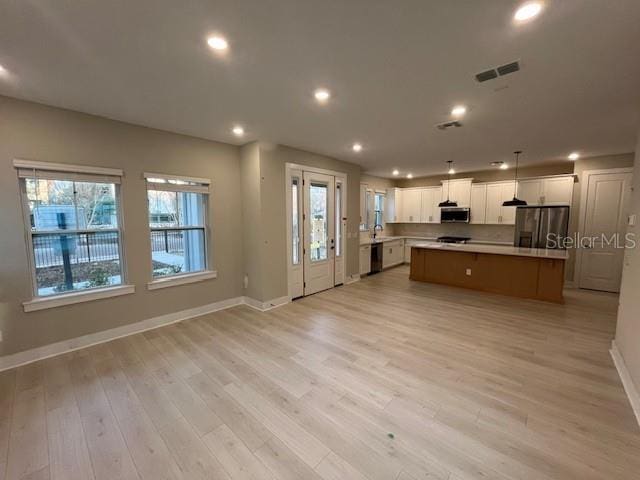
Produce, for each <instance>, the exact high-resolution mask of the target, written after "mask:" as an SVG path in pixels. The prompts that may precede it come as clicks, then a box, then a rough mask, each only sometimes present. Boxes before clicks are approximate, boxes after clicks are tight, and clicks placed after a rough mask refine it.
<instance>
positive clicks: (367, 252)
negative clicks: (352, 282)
mask: <svg viewBox="0 0 640 480" xmlns="http://www.w3.org/2000/svg"><path fill="white" fill-rule="evenodd" d="M370 271H371V245H360V275H366V274H367V273H369V272H370Z"/></svg>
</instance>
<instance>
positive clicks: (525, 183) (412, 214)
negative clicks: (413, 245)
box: [360, 175, 573, 225]
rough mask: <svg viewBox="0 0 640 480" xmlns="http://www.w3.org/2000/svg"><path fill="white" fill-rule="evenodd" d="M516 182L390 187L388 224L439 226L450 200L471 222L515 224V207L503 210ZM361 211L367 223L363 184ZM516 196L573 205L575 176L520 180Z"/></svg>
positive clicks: (539, 202) (464, 180)
mask: <svg viewBox="0 0 640 480" xmlns="http://www.w3.org/2000/svg"><path fill="white" fill-rule="evenodd" d="M515 185H516V183H515V182H514V181H506V182H489V183H472V179H470V178H461V179H456V180H451V183H450V184H449V183H448V180H444V181H443V182H442V187H422V188H389V189H387V196H386V203H385V219H386V222H387V223H394V222H395V223H440V207H438V204H439V203H440V202H441V201H444V200H446V199H447V187H449V188H450V191H449V199H450V200H452V201H455V202H457V203H458V206H459V207H463V208H466V207H469V208H470V209H471V219H470V223H474V224H497V225H513V224H515V215H516V208H515V207H503V206H502V203H503V202H504V201H505V200H511V199H512V198H513V194H514V186H515ZM360 194H361V196H362V200H361V210H362V206H364V207H365V208H364V212H361V215H362V214H364V216H363V218H364V221H363V223H364V222H366V205H367V198H368V197H367V186H366V185H362V186H361V191H360ZM517 197H518V198H520V199H522V200H525V201H526V202H527V204H529V205H571V200H572V197H573V175H559V176H556V177H541V178H528V179H523V180H519V181H518V192H517Z"/></svg>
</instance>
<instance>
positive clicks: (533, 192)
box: [518, 175, 573, 205]
mask: <svg viewBox="0 0 640 480" xmlns="http://www.w3.org/2000/svg"><path fill="white" fill-rule="evenodd" d="M518 198H520V199H522V200H525V201H526V202H527V204H529V205H571V199H572V198H573V175H566V176H559V177H547V178H531V179H526V180H520V181H519V182H518Z"/></svg>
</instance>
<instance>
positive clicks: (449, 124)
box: [436, 120, 462, 130]
mask: <svg viewBox="0 0 640 480" xmlns="http://www.w3.org/2000/svg"><path fill="white" fill-rule="evenodd" d="M461 126H462V123H460V122H459V121H458V120H454V121H452V122H444V123H439V124H438V125H436V127H438V129H440V130H446V129H447V128H451V127H456V128H458V127H461Z"/></svg>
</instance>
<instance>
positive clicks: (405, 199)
mask: <svg viewBox="0 0 640 480" xmlns="http://www.w3.org/2000/svg"><path fill="white" fill-rule="evenodd" d="M421 212H422V189H421V188H410V189H407V190H403V191H402V210H401V215H400V221H401V222H402V223H420V220H421V218H420V216H421V214H422V213H421Z"/></svg>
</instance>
